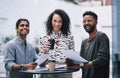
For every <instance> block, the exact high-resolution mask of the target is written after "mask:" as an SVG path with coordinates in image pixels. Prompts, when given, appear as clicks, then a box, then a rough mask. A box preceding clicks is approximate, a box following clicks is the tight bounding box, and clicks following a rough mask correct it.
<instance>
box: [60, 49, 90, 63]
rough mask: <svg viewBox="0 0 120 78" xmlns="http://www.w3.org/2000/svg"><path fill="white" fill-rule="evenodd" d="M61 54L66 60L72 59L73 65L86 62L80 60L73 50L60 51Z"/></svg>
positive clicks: (82, 59)
mask: <svg viewBox="0 0 120 78" xmlns="http://www.w3.org/2000/svg"><path fill="white" fill-rule="evenodd" d="M61 52H62V53H63V54H64V55H65V56H66V58H70V59H72V60H73V61H74V63H75V64H80V63H86V62H88V61H87V60H86V59H84V58H82V57H81V56H80V55H79V54H78V53H77V52H75V51H73V50H62V51H61Z"/></svg>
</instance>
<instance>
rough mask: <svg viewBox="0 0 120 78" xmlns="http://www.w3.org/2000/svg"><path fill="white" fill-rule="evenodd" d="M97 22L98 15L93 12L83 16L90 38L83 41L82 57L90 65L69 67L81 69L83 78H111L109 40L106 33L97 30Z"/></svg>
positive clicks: (84, 25)
mask: <svg viewBox="0 0 120 78" xmlns="http://www.w3.org/2000/svg"><path fill="white" fill-rule="evenodd" d="M97 20H98V16H97V14H95V13H94V12H92V11H86V12H85V13H84V14H83V27H84V29H85V31H86V32H87V33H88V34H89V38H87V39H85V40H83V41H82V45H81V51H80V56H82V57H83V58H85V59H86V60H88V63H85V64H80V65H73V66H74V67H73V66H70V67H68V68H71V69H79V68H81V69H82V78H109V59H110V52H109V39H108V37H107V35H106V34H105V33H103V32H101V31H98V30H97ZM68 61H70V59H67V60H66V63H67V64H68ZM69 63H70V62H69ZM69 65H70V64H69ZM69 65H68V66H69Z"/></svg>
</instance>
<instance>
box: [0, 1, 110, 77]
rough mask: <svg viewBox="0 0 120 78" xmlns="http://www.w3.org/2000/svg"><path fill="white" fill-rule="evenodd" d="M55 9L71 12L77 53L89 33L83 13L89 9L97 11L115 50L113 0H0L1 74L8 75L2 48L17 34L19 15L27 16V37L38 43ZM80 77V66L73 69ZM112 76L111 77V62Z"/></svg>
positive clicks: (34, 43)
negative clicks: (77, 69)
mask: <svg viewBox="0 0 120 78" xmlns="http://www.w3.org/2000/svg"><path fill="white" fill-rule="evenodd" d="M55 9H63V10H65V11H66V13H67V14H68V15H69V17H70V19H71V31H72V34H73V35H74V40H75V50H76V52H78V53H79V51H80V46H81V41H82V40H83V39H85V38H87V37H88V34H87V33H86V32H85V31H84V29H83V26H82V14H83V13H84V12H85V11H88V10H91V11H94V12H95V13H97V14H98V26H97V27H98V30H99V31H103V32H105V33H106V34H107V35H108V37H109V39H110V51H111V52H112V6H111V0H0V27H1V28H0V67H1V69H0V78H5V69H4V63H3V54H4V53H2V49H3V47H4V45H5V44H6V43H7V42H8V41H9V40H11V39H12V38H14V37H15V36H16V31H15V24H16V21H17V19H19V18H27V19H28V20H29V21H30V34H29V35H28V40H29V41H30V43H31V44H32V45H33V46H35V45H39V37H40V36H43V35H45V22H46V20H47V17H48V16H49V14H50V13H51V12H52V11H54V10H55ZM111 55H112V54H111ZM111 61H112V60H111ZM80 77H81V70H80V71H78V72H75V73H73V78H80ZM110 78H112V62H111V64H110Z"/></svg>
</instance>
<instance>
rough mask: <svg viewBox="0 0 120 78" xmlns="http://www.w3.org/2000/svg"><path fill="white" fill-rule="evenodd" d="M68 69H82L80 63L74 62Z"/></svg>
mask: <svg viewBox="0 0 120 78" xmlns="http://www.w3.org/2000/svg"><path fill="white" fill-rule="evenodd" d="M67 69H70V70H79V69H80V65H78V64H74V65H72V66H68V67H67Z"/></svg>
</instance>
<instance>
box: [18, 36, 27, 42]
mask: <svg viewBox="0 0 120 78" xmlns="http://www.w3.org/2000/svg"><path fill="white" fill-rule="evenodd" d="M18 37H19V38H20V39H22V40H23V41H26V36H19V35H18Z"/></svg>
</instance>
